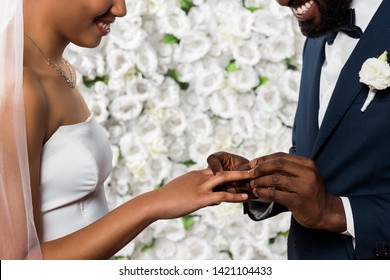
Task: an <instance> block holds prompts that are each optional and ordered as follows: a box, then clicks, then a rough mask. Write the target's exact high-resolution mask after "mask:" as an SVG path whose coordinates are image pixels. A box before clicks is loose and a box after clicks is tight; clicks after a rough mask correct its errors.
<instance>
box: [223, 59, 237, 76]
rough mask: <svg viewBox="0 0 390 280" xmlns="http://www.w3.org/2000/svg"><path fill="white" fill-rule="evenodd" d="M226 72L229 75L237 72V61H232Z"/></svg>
mask: <svg viewBox="0 0 390 280" xmlns="http://www.w3.org/2000/svg"><path fill="white" fill-rule="evenodd" d="M225 70H226V71H227V72H228V73H232V72H234V71H236V70H237V64H236V61H235V60H231V61H230V63H229V64H228V66H226V68H225Z"/></svg>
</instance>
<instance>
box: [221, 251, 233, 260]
mask: <svg viewBox="0 0 390 280" xmlns="http://www.w3.org/2000/svg"><path fill="white" fill-rule="evenodd" d="M220 253H226V254H228V256H229V259H231V260H234V256H233V253H232V252H230V251H227V250H222V251H220Z"/></svg>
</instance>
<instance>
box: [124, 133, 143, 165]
mask: <svg viewBox="0 0 390 280" xmlns="http://www.w3.org/2000/svg"><path fill="white" fill-rule="evenodd" d="M119 148H120V150H121V154H122V156H123V157H124V158H125V160H126V161H127V162H135V163H136V164H137V163H138V162H143V161H144V160H145V159H146V158H147V157H148V152H147V149H146V147H145V145H144V144H143V142H142V140H141V138H140V137H139V136H137V135H136V134H134V133H126V134H125V135H124V136H123V137H122V138H121V139H120V141H119Z"/></svg>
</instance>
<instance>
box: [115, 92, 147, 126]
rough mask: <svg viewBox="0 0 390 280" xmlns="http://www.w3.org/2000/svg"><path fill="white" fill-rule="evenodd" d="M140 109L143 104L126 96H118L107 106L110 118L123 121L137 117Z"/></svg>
mask: <svg viewBox="0 0 390 280" xmlns="http://www.w3.org/2000/svg"><path fill="white" fill-rule="evenodd" d="M142 108H143V104H142V103H141V102H140V101H139V100H137V99H136V98H134V97H132V96H128V95H123V96H119V97H118V98H116V99H115V100H114V101H113V102H112V103H111V104H110V106H109V110H110V113H111V114H112V116H113V117H114V118H116V119H117V120H123V121H128V120H132V119H134V118H136V117H138V116H139V115H140V113H141V111H142Z"/></svg>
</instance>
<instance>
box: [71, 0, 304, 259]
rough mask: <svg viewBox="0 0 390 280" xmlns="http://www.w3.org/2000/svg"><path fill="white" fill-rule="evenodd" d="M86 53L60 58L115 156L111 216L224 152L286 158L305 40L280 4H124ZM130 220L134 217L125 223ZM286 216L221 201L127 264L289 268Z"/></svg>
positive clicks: (225, 0)
mask: <svg viewBox="0 0 390 280" xmlns="http://www.w3.org/2000/svg"><path fill="white" fill-rule="evenodd" d="M126 2H127V10H128V14H127V15H126V17H124V18H120V19H117V22H116V23H115V24H114V25H113V26H112V28H111V33H110V34H109V36H107V37H105V38H104V40H103V42H102V44H101V45H100V46H99V47H98V48H96V49H93V50H90V49H83V48H79V47H76V46H73V45H72V46H70V47H69V49H68V53H67V57H68V58H69V60H70V61H71V63H72V64H73V65H74V66H75V67H76V70H77V74H78V81H79V82H78V83H79V86H80V88H81V91H82V93H83V94H84V96H85V98H86V100H87V103H88V104H89V106H90V108H91V110H92V112H93V113H94V115H95V117H96V119H97V120H98V121H99V122H100V123H101V124H102V125H103V126H104V128H105V129H106V131H107V134H108V136H109V139H110V141H111V145H112V150H113V153H114V160H113V172H112V175H111V177H110V178H109V179H108V181H107V183H106V191H107V197H108V201H109V206H110V208H114V207H116V206H117V205H119V204H121V203H123V202H125V201H127V200H129V199H131V198H133V197H134V196H137V195H139V194H141V193H143V192H146V191H149V190H151V189H154V188H159V187H161V186H163V185H164V183H165V182H168V181H169V180H171V179H172V178H175V177H177V176H179V175H181V174H183V173H184V172H187V171H190V170H193V169H198V168H204V167H205V166H207V162H206V158H207V156H208V155H210V154H212V153H214V152H216V151H219V150H224V151H229V152H232V153H236V154H240V155H243V156H245V157H247V158H249V159H251V158H254V157H258V156H261V155H264V154H267V153H272V152H276V151H284V152H287V151H288V149H289V146H290V142H291V139H290V138H291V126H292V122H293V117H294V113H295V108H296V104H297V95H298V87H299V78H300V66H301V64H300V62H301V57H300V54H301V49H302V45H303V38H302V35H301V34H300V32H299V28H298V27H297V25H296V22H295V20H294V18H293V17H292V15H291V11H290V10H289V9H286V8H283V7H280V6H279V5H278V4H277V2H276V1H275V0H246V1H245V0H244V1H241V0H192V1H191V0H127V1H126ZM129 214H130V215H131V213H129ZM289 215H290V214H289V213H285V214H280V215H278V216H276V217H273V218H271V219H268V220H266V221H262V222H254V221H252V220H250V219H249V217H247V216H246V215H243V209H242V205H241V204H228V203H226V204H225V203H223V204H221V205H219V206H214V207H208V208H205V209H201V210H199V211H197V212H195V213H193V214H192V215H188V216H186V217H183V218H181V219H175V220H169V221H158V222H156V223H154V224H152V225H151V226H150V227H149V228H147V229H146V230H145V231H144V232H142V233H141V234H140V235H139V236H138V237H137V238H136V239H135V240H133V242H131V243H130V244H129V245H128V246H126V247H125V248H124V249H123V250H122V251H121V252H119V253H118V255H117V258H128V259H244V260H245V259H246V260H250V259H285V258H286V238H287V234H288V227H289V219H290V216H289Z"/></svg>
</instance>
